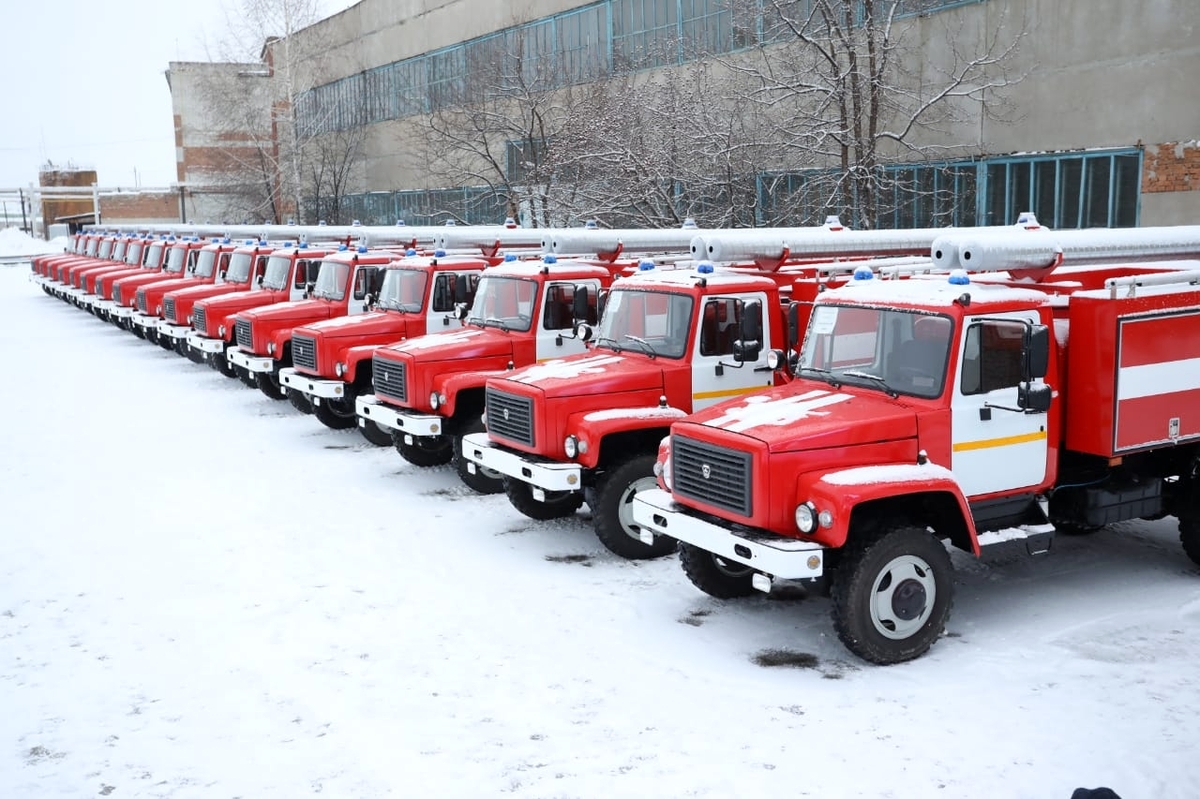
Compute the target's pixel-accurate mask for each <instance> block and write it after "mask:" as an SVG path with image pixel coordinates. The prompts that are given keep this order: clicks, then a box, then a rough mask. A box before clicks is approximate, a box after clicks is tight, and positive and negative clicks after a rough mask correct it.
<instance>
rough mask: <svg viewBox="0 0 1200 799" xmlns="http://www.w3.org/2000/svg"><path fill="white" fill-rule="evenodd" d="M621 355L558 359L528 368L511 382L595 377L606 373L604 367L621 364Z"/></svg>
mask: <svg viewBox="0 0 1200 799" xmlns="http://www.w3.org/2000/svg"><path fill="white" fill-rule="evenodd" d="M620 361H621V356H620V355H589V356H588V357H586V358H556V359H554V360H552V361H546V362H544V363H539V364H535V365H533V366H527V367H525V368H524V369H522V370H520V371H519V372H515V373H513V374H511V375H508V379H509V380H516V381H517V382H518V383H536V382H537V381H539V380H570V379H571V378H574V377H579V376H580V375H594V374H601V373H603V372H604V367H605V366H608V365H609V364H612V363H620Z"/></svg>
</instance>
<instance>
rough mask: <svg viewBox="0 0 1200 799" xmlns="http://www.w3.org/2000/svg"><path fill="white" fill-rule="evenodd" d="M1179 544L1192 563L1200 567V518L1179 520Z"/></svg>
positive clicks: (1182, 517) (1185, 517) (1183, 517)
mask: <svg viewBox="0 0 1200 799" xmlns="http://www.w3.org/2000/svg"><path fill="white" fill-rule="evenodd" d="M1179 543H1181V544H1183V551H1184V553H1186V554H1187V556H1188V557H1189V558H1191V559H1192V563H1195V564H1196V565H1197V566H1200V516H1181V517H1180V519H1179Z"/></svg>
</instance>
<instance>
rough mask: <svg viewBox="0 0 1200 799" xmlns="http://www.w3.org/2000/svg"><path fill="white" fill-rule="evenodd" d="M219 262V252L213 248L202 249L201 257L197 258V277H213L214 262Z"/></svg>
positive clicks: (195, 273)
mask: <svg viewBox="0 0 1200 799" xmlns="http://www.w3.org/2000/svg"><path fill="white" fill-rule="evenodd" d="M216 262H217V254H216V253H215V252H213V251H212V250H201V251H200V257H199V258H197V259H196V271H195V272H193V273H192V274H194V275H195V276H196V277H211V276H212V273H213V264H215V263H216Z"/></svg>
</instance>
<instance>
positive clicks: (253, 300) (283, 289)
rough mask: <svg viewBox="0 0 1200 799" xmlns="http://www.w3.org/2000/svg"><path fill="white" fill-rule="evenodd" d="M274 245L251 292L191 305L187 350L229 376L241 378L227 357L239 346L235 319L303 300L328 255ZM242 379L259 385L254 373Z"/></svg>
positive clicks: (293, 244)
mask: <svg viewBox="0 0 1200 799" xmlns="http://www.w3.org/2000/svg"><path fill="white" fill-rule="evenodd" d="M275 246H276V248H275V249H274V250H272V251H271V254H270V256H268V258H267V266H266V271H265V272H264V273H263V277H262V279H261V280H257V279H256V280H254V281H253V282H251V284H250V287H249V290H248V291H239V292H234V293H232V294H226V295H224V296H220V297H210V298H208V299H204V300H199V301H197V302H196V303H195V304H194V305H193V306H192V328H193V329H192V331H191V332H190V333H188V335H187V342H188V347H189V348H190V350H191V352H192V353H194V354H196V355H197V356H198V357H201V358H203V359H204V360H206V361H207V362H208V363H209V365H210V366H212V367H213V368H214V369H216V370H217V371H219V372H220V373H221V374H223V375H225V376H226V377H238V376H239V371H238V369H237V367H235V366H233V364H231V363H230V362H229V359H228V358H227V357H226V354H227V353H228V351H229V350H230V349H233V348H236V347H237V341H236V339H235V337H234V327H235V325H234V317H235V316H237V314H239V313H241V312H242V311H248V310H250V309H251V308H260V307H264V306H268V305H274V304H276V303H281V302H296V301H299V300H303V299H304V298H305V296H306V294H307V293H308V291H309V289H310V288H311V287H312V285H313V284H314V283H315V282H316V279H317V272H318V270H319V269H320V266H321V259H322V258H324V257H325V256H326V255H328V254H329V249H327V248H325V247H323V246H310V245H309V244H307V243H303V242H301V243H297V242H294V241H283V242H278V243H277V245H275ZM335 246H336V245H335ZM240 376H241V377H242V379H243V381H244V382H246V383H247V384H248V385H251V386H257V381H256V380H255V378H254V376H253V375H252V374H251V373H249V372H246V371H245V370H242V371H241V373H240Z"/></svg>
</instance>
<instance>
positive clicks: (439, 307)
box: [425, 272, 479, 333]
mask: <svg viewBox="0 0 1200 799" xmlns="http://www.w3.org/2000/svg"><path fill="white" fill-rule="evenodd" d="M460 281H461V282H465V283H466V286H467V299H466V303H467V307H468V308H469V307H470V306H471V303H472V302H473V301H474V299H475V289H476V288H477V287H478V286H479V273H478V272H439V273H437V274H436V275H434V278H433V287H432V288H431V289H430V294H429V310H428V312H427V313H426V316H425V332H427V333H438V332H440V331H443V330H455V329H457V328H460V327H462V322H460V321H459V319H458V317H457V316H456V315H455V299H454V298H455V296H456V295H457V287H458V284H459V282H460Z"/></svg>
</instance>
